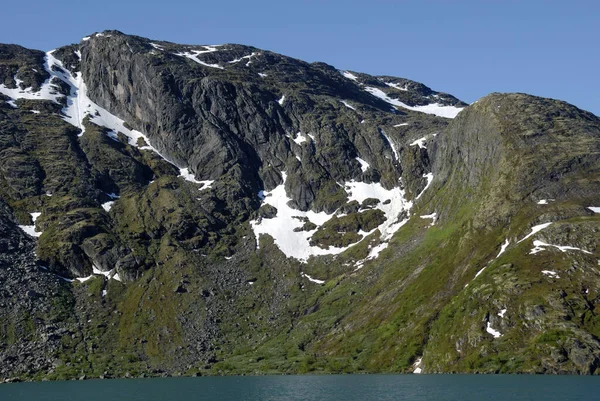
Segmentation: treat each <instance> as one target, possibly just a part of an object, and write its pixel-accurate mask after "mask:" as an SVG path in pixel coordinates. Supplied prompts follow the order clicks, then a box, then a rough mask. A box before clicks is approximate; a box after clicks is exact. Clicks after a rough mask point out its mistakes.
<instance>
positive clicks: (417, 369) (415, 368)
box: [413, 357, 423, 375]
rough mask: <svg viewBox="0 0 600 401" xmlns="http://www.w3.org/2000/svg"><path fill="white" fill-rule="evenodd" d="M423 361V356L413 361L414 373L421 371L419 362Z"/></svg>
mask: <svg viewBox="0 0 600 401" xmlns="http://www.w3.org/2000/svg"><path fill="white" fill-rule="evenodd" d="M422 361H423V357H420V358H419V359H417V360H416V361H415V363H414V364H413V373H414V374H417V375H419V374H421V373H423V369H422V368H421V362H422Z"/></svg>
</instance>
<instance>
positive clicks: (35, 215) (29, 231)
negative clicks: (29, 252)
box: [19, 212, 42, 238]
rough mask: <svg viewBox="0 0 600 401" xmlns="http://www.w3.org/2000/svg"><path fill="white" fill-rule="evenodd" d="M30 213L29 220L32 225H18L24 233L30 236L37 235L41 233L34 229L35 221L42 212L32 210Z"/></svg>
mask: <svg viewBox="0 0 600 401" xmlns="http://www.w3.org/2000/svg"><path fill="white" fill-rule="evenodd" d="M30 215H31V220H33V224H32V225H28V226H22V225H19V228H20V229H21V230H23V231H25V234H27V235H29V236H30V237H35V238H37V237H39V236H40V235H42V232H41V231H36V229H35V221H36V220H37V219H38V217H40V216H41V215H42V213H40V212H33V213H30Z"/></svg>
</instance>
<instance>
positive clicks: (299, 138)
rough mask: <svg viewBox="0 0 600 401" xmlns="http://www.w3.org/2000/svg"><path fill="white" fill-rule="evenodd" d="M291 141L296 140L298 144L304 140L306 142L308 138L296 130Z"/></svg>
mask: <svg viewBox="0 0 600 401" xmlns="http://www.w3.org/2000/svg"><path fill="white" fill-rule="evenodd" d="M293 141H294V142H296V143H297V144H298V145H302V144H303V143H304V142H307V141H308V139H306V137H305V136H304V135H302V132H298V133H297V134H296V138H294V139H293Z"/></svg>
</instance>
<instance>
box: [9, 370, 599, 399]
mask: <svg viewBox="0 0 600 401" xmlns="http://www.w3.org/2000/svg"><path fill="white" fill-rule="evenodd" d="M599 393H600V378H598V377H593V376H525V375H515V376H512V375H331V376H259V377H239V376H233V377H194V378H165V379H127V380H88V381H70V382H45V383H10V384H2V385H0V400H2V401H12V400H19V401H54V400H56V401H80V400H81V401H96V400H98V401H111V400H127V401H136V400H144V401H147V400H150V401H154V400H156V401H179V400H211V401H228V400H236V401H237V400H251V401H270V400H272V401H275V400H315V401H316V400H319V401H321V400H339V401H351V400H378V401H385V400H395V401H399V400H432V401H446V400H447V401H450V400H452V401H469V400H486V401H489V400H511V401H521V400H543V401H553V400H556V401H558V400H560V401H566V400H577V401H587V400H595V399H599V398H598V397H600V395H599Z"/></svg>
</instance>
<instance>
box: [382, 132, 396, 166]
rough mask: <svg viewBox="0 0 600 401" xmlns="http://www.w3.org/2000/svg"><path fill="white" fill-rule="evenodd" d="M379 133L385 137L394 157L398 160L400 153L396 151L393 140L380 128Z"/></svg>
mask: <svg viewBox="0 0 600 401" xmlns="http://www.w3.org/2000/svg"><path fill="white" fill-rule="evenodd" d="M379 133H380V134H381V135H382V136H383V137H384V138H385V140H386V141H387V143H388V144H389V145H390V148H392V153H393V154H394V159H395V160H400V155H399V153H398V149H397V148H396V144H395V143H394V142H392V140H391V138H390V137H389V136H388V135H387V134H386V133H385V131H384V130H382V129H381V128H380V129H379Z"/></svg>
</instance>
